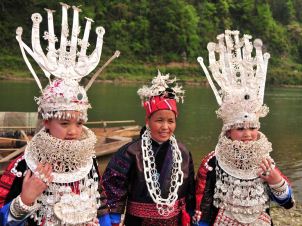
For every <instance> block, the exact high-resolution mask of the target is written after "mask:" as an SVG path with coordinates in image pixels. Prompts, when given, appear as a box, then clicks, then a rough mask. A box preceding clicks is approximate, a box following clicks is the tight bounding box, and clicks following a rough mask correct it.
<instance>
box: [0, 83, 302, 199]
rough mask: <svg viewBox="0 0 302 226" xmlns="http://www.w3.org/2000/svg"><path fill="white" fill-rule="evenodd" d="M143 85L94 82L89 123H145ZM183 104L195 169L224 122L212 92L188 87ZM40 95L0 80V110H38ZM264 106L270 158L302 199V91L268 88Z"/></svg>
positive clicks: (183, 128)
mask: <svg viewBox="0 0 302 226" xmlns="http://www.w3.org/2000/svg"><path fill="white" fill-rule="evenodd" d="M140 86H141V85H139V84H127V85H121V84H100V83H97V84H94V85H93V86H92V88H91V89H90V90H89V91H88V96H89V98H90V102H91V105H92V107H93V108H92V109H90V110H89V113H88V114H89V121H99V120H135V121H136V122H137V124H139V125H143V124H144V115H145V113H144V110H143V109H142V107H141V103H140V99H139V97H138V96H137V94H136V91H137V89H138V88H139V87H140ZM185 89H186V96H185V102H184V104H182V105H179V111H180V114H179V118H178V119H177V129H176V137H177V139H179V140H181V141H182V142H183V143H184V144H185V145H186V146H187V148H188V149H189V150H190V151H191V152H192V155H193V159H194V165H195V168H196V169H197V168H198V166H199V164H200V162H201V159H202V157H203V156H205V155H206V154H207V153H208V152H210V151H212V150H214V148H215V145H216V143H217V139H218V135H219V133H220V130H221V126H222V123H221V121H220V120H219V119H217V117H216V115H215V110H217V108H218V106H217V103H216V101H215V98H214V95H213V93H212V90H211V89H209V88H206V87H199V86H187V87H185ZM34 96H39V90H38V88H37V86H36V84H35V83H34V82H11V81H0V98H1V104H0V111H36V109H37V106H36V104H35V102H34V100H33V97H34ZM264 101H265V103H266V104H267V105H268V107H269V108H270V113H269V114H268V116H267V117H265V118H264V119H262V120H261V131H262V132H263V133H264V134H265V135H266V136H267V137H268V139H269V140H270V141H271V142H272V144H273V152H272V153H271V155H272V157H273V158H274V160H275V161H276V163H277V166H278V167H279V168H280V169H281V171H282V172H283V173H284V174H285V175H286V176H287V177H288V178H289V179H290V181H291V182H292V185H293V188H294V192H295V197H296V199H297V200H299V201H300V202H301V201H302V151H301V147H302V114H301V112H302V89H301V88H268V89H267V90H266V94H265V100H264Z"/></svg>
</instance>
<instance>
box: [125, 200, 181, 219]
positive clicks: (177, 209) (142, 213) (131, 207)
mask: <svg viewBox="0 0 302 226" xmlns="http://www.w3.org/2000/svg"><path fill="white" fill-rule="evenodd" d="M185 208H186V204H185V198H182V199H179V200H177V201H176V202H175V204H174V211H173V212H172V213H170V214H169V215H168V216H162V215H160V214H159V213H158V210H157V208H156V204H155V203H141V202H131V201H128V202H127V213H129V214H130V215H132V216H136V217H141V218H154V219H170V218H172V217H175V216H177V215H179V214H180V213H181V211H182V210H185Z"/></svg>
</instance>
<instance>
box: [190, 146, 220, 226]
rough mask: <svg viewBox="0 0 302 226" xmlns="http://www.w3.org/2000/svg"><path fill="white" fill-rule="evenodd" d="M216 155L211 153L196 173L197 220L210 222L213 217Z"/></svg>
mask: <svg viewBox="0 0 302 226" xmlns="http://www.w3.org/2000/svg"><path fill="white" fill-rule="evenodd" d="M215 161H216V160H215V157H214V152H211V153H209V154H208V155H207V156H206V157H205V158H204V159H203V160H202V162H201V165H200V167H199V169H198V172H197V175H196V210H195V216H194V217H195V221H197V222H199V221H200V220H203V221H205V222H210V221H211V219H212V218H213V211H214V210H215V208H214V206H213V196H214V189H215V180H216V178H215Z"/></svg>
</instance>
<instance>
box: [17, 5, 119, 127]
mask: <svg viewBox="0 0 302 226" xmlns="http://www.w3.org/2000/svg"><path fill="white" fill-rule="evenodd" d="M60 4H61V5H62V29H61V39H60V47H59V49H56V47H55V43H56V42H57V41H58V38H57V37H56V35H55V33H54V22H53V12H54V10H50V9H45V10H46V12H47V19H48V31H45V32H44V36H43V38H44V39H45V40H48V47H47V49H46V50H47V54H45V53H44V52H43V50H42V47H41V43H40V23H41V21H42V16H41V15H40V14H39V13H34V14H32V17H31V19H32V21H33V26H32V34H31V42H32V49H31V48H30V47H28V46H27V45H26V44H25V43H24V42H23V41H22V32H23V29H22V27H18V28H17V30H16V34H17V36H16V39H17V41H18V42H19V45H20V49H21V52H22V55H23V58H24V60H25V62H26V64H27V66H28V68H29V70H30V72H31V73H32V75H33V77H34V79H35V81H36V83H37V85H38V87H39V88H40V90H41V92H42V96H41V97H39V98H36V101H37V103H38V105H39V108H38V110H39V112H40V113H41V114H42V117H43V119H49V118H53V117H55V118H64V117H66V118H69V117H72V116H73V115H71V114H68V115H67V114H64V111H66V110H70V111H79V112H81V116H80V117H81V119H83V120H85V121H86V120H87V109H88V108H90V104H89V102H88V98H87V95H86V91H87V90H88V89H89V88H90V86H91V83H92V82H93V81H94V80H95V78H96V76H93V77H92V79H91V80H90V82H89V84H88V85H87V86H86V87H85V88H84V87H82V86H80V85H79V82H80V80H81V79H82V78H83V77H85V76H87V75H88V74H89V73H90V72H91V71H93V70H94V69H95V68H96V67H97V65H98V63H99V61H100V57H101V53H102V47H103V35H104V34H105V29H104V28H103V27H97V28H96V33H97V41H96V47H95V49H94V51H93V52H92V53H91V54H90V55H89V56H87V55H86V50H87V48H88V47H89V43H88V38H89V33H90V30H91V23H92V22H93V20H92V19H89V18H86V26H85V30H84V35H83V38H82V39H79V38H78V35H79V33H80V26H79V12H81V9H80V8H78V7H75V6H72V8H73V24H72V32H71V37H70V40H69V39H68V36H69V28H68V17H67V11H68V8H70V6H69V5H67V4H64V3H60ZM78 46H80V50H78ZM25 51H26V52H27V53H28V54H29V55H30V56H31V57H32V58H33V59H34V60H35V61H36V62H37V63H38V65H39V66H40V68H41V69H42V71H43V72H44V74H45V76H46V77H47V78H48V80H49V85H48V86H46V88H45V89H44V90H43V88H42V85H41V82H40V80H39V78H38V76H37V75H36V73H35V71H34V69H33V68H32V66H31V64H30V62H29V60H28V58H27V56H26V52H25ZM118 56H119V52H118V51H117V52H116V53H115V54H114V56H113V57H118ZM113 57H112V58H111V59H110V60H109V61H111V60H113ZM109 61H108V62H109ZM108 62H107V63H106V64H105V65H107V64H109V63H108ZM102 69H103V68H101V70H102ZM97 73H100V71H98V72H97ZM51 75H53V76H54V77H55V79H54V81H51V79H50V76H51ZM62 111H63V112H62Z"/></svg>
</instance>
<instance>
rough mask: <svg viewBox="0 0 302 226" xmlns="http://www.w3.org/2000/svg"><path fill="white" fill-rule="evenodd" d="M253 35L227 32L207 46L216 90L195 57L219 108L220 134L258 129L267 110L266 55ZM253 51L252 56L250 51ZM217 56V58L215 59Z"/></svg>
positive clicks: (200, 61) (205, 69)
mask: <svg viewBox="0 0 302 226" xmlns="http://www.w3.org/2000/svg"><path fill="white" fill-rule="evenodd" d="M250 39H252V36H250V35H244V36H243V37H242V38H239V31H230V30H226V31H225V33H224V34H220V35H218V36H217V40H218V43H213V42H210V43H208V46H207V49H208V51H209V64H210V66H209V69H210V71H211V74H212V77H213V78H214V80H215V81H216V83H217V85H218V86H219V87H220V89H219V90H217V88H216V85H215V84H214V82H213V80H212V77H211V75H210V73H209V72H208V70H207V68H206V66H205V64H204V62H203V58H202V57H198V59H197V60H198V62H199V63H200V65H201V67H202V69H203V71H204V72H205V74H206V77H207V79H208V81H209V84H210V86H211V88H212V90H213V92H214V94H215V97H216V100H217V102H218V104H219V106H220V108H219V109H218V111H217V112H216V113H217V116H218V117H219V118H221V119H222V120H223V129H222V130H223V131H227V130H229V129H230V128H234V127H237V128H238V127H256V128H259V127H260V123H259V117H264V116H266V115H267V113H268V111H269V109H268V107H267V106H266V105H263V98H264V89H265V80H266V73H267V65H268V59H269V58H270V55H269V54H268V53H265V54H263V53H262V41H261V40H260V39H255V40H254V43H251V42H250ZM253 51H255V54H253V55H255V56H252V52H253ZM217 55H219V59H216V56H217Z"/></svg>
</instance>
